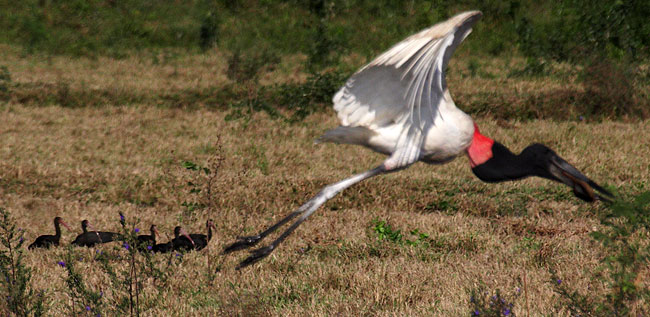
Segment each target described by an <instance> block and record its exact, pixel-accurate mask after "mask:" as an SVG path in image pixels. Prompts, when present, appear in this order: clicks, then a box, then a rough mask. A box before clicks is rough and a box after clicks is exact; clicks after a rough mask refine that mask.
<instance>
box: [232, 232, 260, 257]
mask: <svg viewBox="0 0 650 317" xmlns="http://www.w3.org/2000/svg"><path fill="white" fill-rule="evenodd" d="M237 239H238V240H237V242H235V243H233V244H231V245H229V246H227V247H226V248H225V249H223V253H224V254H226V253H230V252H234V251H239V250H243V249H246V248H250V247H252V246H254V245H256V244H257V243H258V242H259V241H260V240H261V239H262V237H261V236H260V235H256V236H247V237H238V238H237Z"/></svg>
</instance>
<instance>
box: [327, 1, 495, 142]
mask: <svg viewBox="0 0 650 317" xmlns="http://www.w3.org/2000/svg"><path fill="white" fill-rule="evenodd" d="M481 15H482V14H481V12H479V11H469V12H464V13H461V14H459V15H456V16H455V17H453V18H450V19H449V20H447V21H444V22H441V23H438V24H436V25H434V26H432V27H430V28H427V29H425V30H423V31H421V32H419V33H416V34H414V35H411V36H410V37H408V38H406V39H405V40H403V41H401V42H399V43H397V44H396V45H394V46H393V47H392V48H390V49H389V50H388V51H386V52H384V53H383V54H381V55H380V56H379V57H377V58H376V59H375V60H373V61H372V62H370V63H369V64H367V65H366V66H364V67H363V68H361V69H360V70H359V71H357V72H356V73H355V74H354V75H352V76H351V77H350V79H348V81H347V82H346V83H345V85H344V86H343V87H342V88H341V89H340V90H339V91H338V92H337V93H336V94H335V95H334V98H333V100H332V101H333V102H334V110H336V112H337V116H338V118H339V120H340V121H341V125H342V126H350V127H355V126H363V127H368V128H370V129H375V128H378V127H381V126H383V125H386V124H390V123H391V122H395V121H398V120H400V119H402V118H408V120H410V121H411V123H412V124H413V125H414V126H416V127H420V128H421V127H423V126H424V125H425V124H427V123H432V122H433V120H434V119H435V116H436V115H437V112H438V105H439V104H440V101H441V100H442V98H444V92H445V90H446V89H447V83H446V80H445V74H444V71H445V69H446V68H447V64H448V62H449V59H450V58H451V55H452V53H453V52H454V51H455V50H456V48H457V47H458V45H459V44H460V43H461V42H462V41H463V40H464V39H465V37H467V35H469V33H470V32H471V30H472V26H473V25H474V23H476V21H478V20H479V19H480V17H481Z"/></svg>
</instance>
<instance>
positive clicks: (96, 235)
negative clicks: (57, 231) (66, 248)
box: [72, 220, 119, 247]
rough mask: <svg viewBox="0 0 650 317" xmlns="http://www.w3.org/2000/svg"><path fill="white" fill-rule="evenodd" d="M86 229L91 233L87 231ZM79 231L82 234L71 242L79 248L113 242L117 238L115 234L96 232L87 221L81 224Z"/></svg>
mask: <svg viewBox="0 0 650 317" xmlns="http://www.w3.org/2000/svg"><path fill="white" fill-rule="evenodd" d="M88 228H90V229H91V230H93V231H88ZM81 230H82V231H83V232H82V233H81V234H79V235H78V236H77V237H76V238H75V239H74V241H72V244H74V245H77V246H80V247H92V246H94V245H96V244H100V243H107V242H111V241H114V240H116V239H117V238H118V237H119V235H118V234H117V233H115V232H107V231H96V230H95V228H93V226H92V225H91V224H90V222H89V221H88V220H84V221H82V222H81Z"/></svg>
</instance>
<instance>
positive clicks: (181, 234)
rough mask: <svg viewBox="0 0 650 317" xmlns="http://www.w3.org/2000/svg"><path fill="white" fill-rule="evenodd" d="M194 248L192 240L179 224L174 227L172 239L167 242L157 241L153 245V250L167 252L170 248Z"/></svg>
mask: <svg viewBox="0 0 650 317" xmlns="http://www.w3.org/2000/svg"><path fill="white" fill-rule="evenodd" d="M193 248H194V241H193V240H192V238H191V237H190V236H189V235H188V234H187V232H186V231H185V230H184V229H183V228H181V227H180V226H178V227H176V228H174V239H172V240H171V241H169V242H167V243H158V244H156V245H154V246H153V251H154V252H158V253H167V252H171V251H172V250H185V251H186V250H191V249H193Z"/></svg>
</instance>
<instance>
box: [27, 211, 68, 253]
mask: <svg viewBox="0 0 650 317" xmlns="http://www.w3.org/2000/svg"><path fill="white" fill-rule="evenodd" d="M60 225H63V226H65V227H66V228H67V229H68V230H70V227H68V224H67V223H65V221H63V218H61V217H55V218H54V231H55V234H54V235H47V234H44V235H42V236H39V237H38V238H36V240H34V242H33V243H32V244H30V245H29V247H27V248H28V249H29V250H32V249H34V248H49V247H51V246H55V247H56V246H59V241H60V240H61V226H60ZM70 231H72V230H70Z"/></svg>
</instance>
